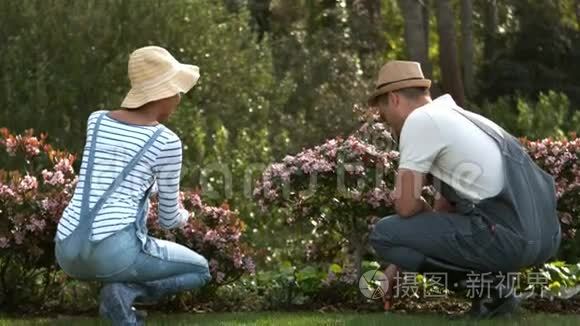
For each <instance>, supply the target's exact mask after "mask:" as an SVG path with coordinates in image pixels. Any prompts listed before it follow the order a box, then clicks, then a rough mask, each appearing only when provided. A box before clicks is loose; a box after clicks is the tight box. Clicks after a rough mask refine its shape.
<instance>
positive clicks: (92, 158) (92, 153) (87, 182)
mask: <svg viewBox="0 0 580 326" xmlns="http://www.w3.org/2000/svg"><path fill="white" fill-rule="evenodd" d="M105 114H106V112H103V113H101V114H100V115H99V117H98V118H97V122H96V123H95V127H94V128H93V135H92V136H91V147H90V149H89V159H88V161H87V167H86V168H85V181H84V185H83V192H82V196H81V198H83V201H82V203H81V211H80V216H81V217H82V216H84V214H85V213H86V212H88V210H89V202H90V197H88V195H89V192H90V191H91V177H92V172H93V165H94V164H95V147H96V143H97V131H98V130H99V126H100V125H101V121H102V120H103V117H104V116H105Z"/></svg>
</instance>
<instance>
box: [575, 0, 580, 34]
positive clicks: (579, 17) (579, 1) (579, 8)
mask: <svg viewBox="0 0 580 326" xmlns="http://www.w3.org/2000/svg"><path fill="white" fill-rule="evenodd" d="M576 23H577V24H578V27H579V28H580V0H576Z"/></svg>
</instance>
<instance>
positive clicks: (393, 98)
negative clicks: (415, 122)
mask: <svg viewBox="0 0 580 326" xmlns="http://www.w3.org/2000/svg"><path fill="white" fill-rule="evenodd" d="M399 101H401V99H400V98H399V94H397V92H389V102H390V104H391V107H397V105H399Z"/></svg>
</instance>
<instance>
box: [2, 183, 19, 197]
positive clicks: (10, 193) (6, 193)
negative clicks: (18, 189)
mask: <svg viewBox="0 0 580 326" xmlns="http://www.w3.org/2000/svg"><path fill="white" fill-rule="evenodd" d="M15 197H16V193H15V192H14V190H12V188H10V187H8V186H7V185H4V184H2V185H0V198H3V199H6V200H13V199H14V198H15Z"/></svg>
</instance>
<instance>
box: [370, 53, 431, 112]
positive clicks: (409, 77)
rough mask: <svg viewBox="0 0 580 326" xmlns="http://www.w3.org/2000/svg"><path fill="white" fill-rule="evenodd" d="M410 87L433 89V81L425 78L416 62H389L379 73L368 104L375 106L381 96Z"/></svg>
mask: <svg viewBox="0 0 580 326" xmlns="http://www.w3.org/2000/svg"><path fill="white" fill-rule="evenodd" d="M410 87H427V88H430V87H431V81H430V80H429V79H426V78H425V76H423V71H422V70H421V64H420V63H419V62H415V61H400V60H395V61H389V62H387V63H386V64H385V65H384V66H383V67H382V68H381V70H380V71H379V76H378V78H377V82H376V84H375V90H374V92H373V94H372V95H371V97H370V98H369V100H368V102H369V104H373V103H374V102H375V100H376V99H377V97H379V96H380V95H383V94H385V93H388V92H392V91H396V90H399V89H402V88H410Z"/></svg>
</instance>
